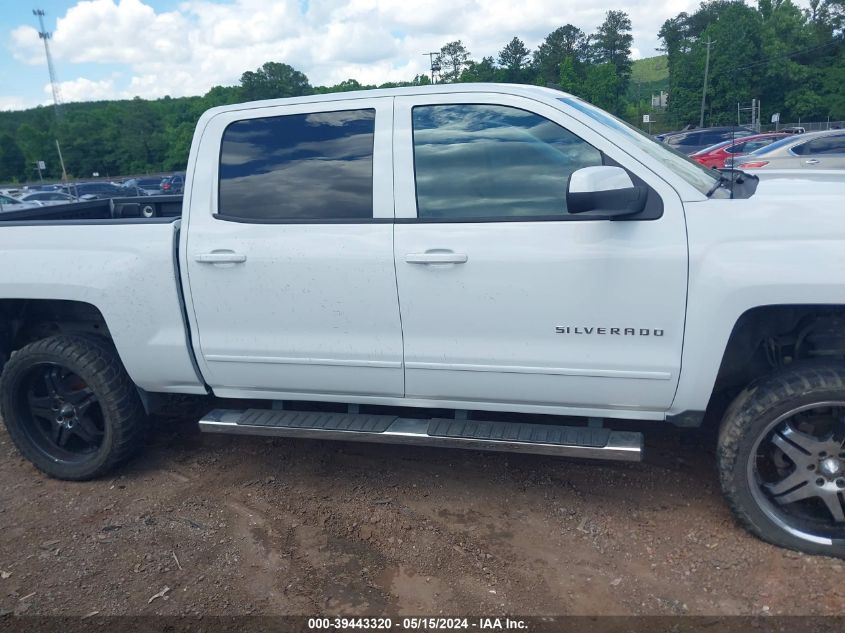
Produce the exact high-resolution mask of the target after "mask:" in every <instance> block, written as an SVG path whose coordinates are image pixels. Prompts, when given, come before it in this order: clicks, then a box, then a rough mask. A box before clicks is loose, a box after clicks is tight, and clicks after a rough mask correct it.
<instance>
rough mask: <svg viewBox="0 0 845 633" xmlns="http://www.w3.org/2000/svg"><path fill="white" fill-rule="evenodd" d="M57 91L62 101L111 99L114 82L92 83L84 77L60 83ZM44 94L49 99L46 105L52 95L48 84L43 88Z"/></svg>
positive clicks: (104, 80)
mask: <svg viewBox="0 0 845 633" xmlns="http://www.w3.org/2000/svg"><path fill="white" fill-rule="evenodd" d="M59 91H60V93H61V98H62V101H98V100H102V99H113V98H114V95H115V87H114V80H112V79H102V80H99V81H92V80H91V79H86V78H85V77H80V78H78V79H73V80H71V81H60V82H59ZM44 93H45V94H46V95H48V96H49V98H50V99H49V101H48V103H52V98H53V93H52V91H51V89H50V84H47V85H45V86H44Z"/></svg>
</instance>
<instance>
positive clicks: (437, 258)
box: [405, 251, 469, 264]
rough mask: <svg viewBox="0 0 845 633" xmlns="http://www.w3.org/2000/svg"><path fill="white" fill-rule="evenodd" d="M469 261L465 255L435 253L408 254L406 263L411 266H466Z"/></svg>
mask: <svg viewBox="0 0 845 633" xmlns="http://www.w3.org/2000/svg"><path fill="white" fill-rule="evenodd" d="M467 259H469V258H468V257H467V256H466V255H464V254H463V253H452V252H446V253H444V252H442V251H439V252H434V253H408V254H407V255H405V261H406V262H407V263H409V264H466V262H467Z"/></svg>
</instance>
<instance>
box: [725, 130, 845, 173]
mask: <svg viewBox="0 0 845 633" xmlns="http://www.w3.org/2000/svg"><path fill="white" fill-rule="evenodd" d="M730 163H731V164H728V161H725V166H726V167H730V166H735V167H736V168H737V169H742V170H753V169H845V130H827V131H825V132H809V133H807V134H797V135H795V136H789V137H787V138H785V139H782V140H780V141H775V142H774V143H772V144H771V145H768V146H766V147H763V148H761V149H758V150H757V151H756V152H752V153H750V154H746V155H745V156H737V157H735V158H732V159H730Z"/></svg>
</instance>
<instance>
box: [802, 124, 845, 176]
mask: <svg viewBox="0 0 845 633" xmlns="http://www.w3.org/2000/svg"><path fill="white" fill-rule="evenodd" d="M802 150H803V152H802V155H801V167H803V168H805V169H845V132H842V133H841V134H831V135H829V136H823V137H821V138H815V139H813V140H811V141H810V142H809V143H806V144H805V145H804V146H803V147H802Z"/></svg>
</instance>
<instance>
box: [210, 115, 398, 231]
mask: <svg viewBox="0 0 845 633" xmlns="http://www.w3.org/2000/svg"><path fill="white" fill-rule="evenodd" d="M361 111H371V112H372V113H373V119H372V121H373V131H372V135H371V137H372V138H371V140H372V143H371V146H370V162H371V173H370V214H371V217H369V218H263V219H262V218H248V217H243V216H238V215H231V214H228V213H221V212H220V209H221V208H222V206H221V204H220V202H221V197H222V190H223V187H222V183H223V174H222V171H223V170H222V169H221V166H222V165H223V144H224V140H225V138H226V131H227V130H228V129H229V128H230V127H231V126H232V125H235V124H236V123H242V122H244V121H256V120H259V119H278V118H282V117H289V116H302V117H305V116H309V115H311V114H338V113H343V112H361ZM377 119H378V108H376V106H375V104H373V105H371V106H369V107H366V108H344V109H342V110H310V111H308V112H291V113H287V114H268V115H267V116H258V117H246V118H241V119H236V120H234V121H230V122H229V123H227V124H226V126H225V127H224V128H223V132H222V133H221V134H220V147H219V149H218V151H217V179H216V180H217V183H216V184H217V187H216V189H217V209H218V212H217V213H212V214H211V217H212V218H213V219H215V220H219V221H221V222H235V223H239V224H383V223H384V222H377V220H391V221H392V219H393V218H377V217H375V208H376V203H375V195H376V187H375V179H376V152H375V147H376V133H377V131H378V127H377V125H376V121H377Z"/></svg>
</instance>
